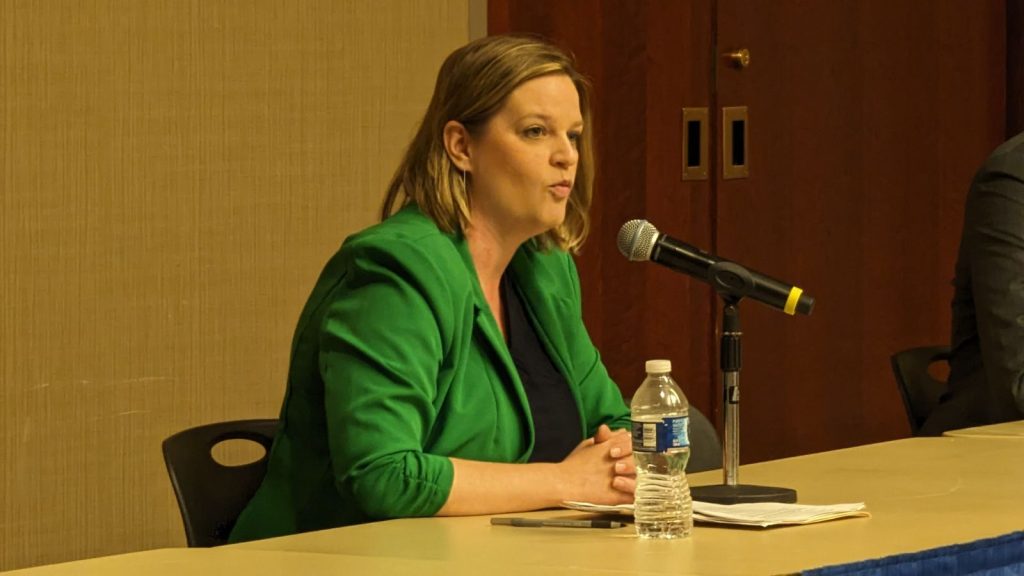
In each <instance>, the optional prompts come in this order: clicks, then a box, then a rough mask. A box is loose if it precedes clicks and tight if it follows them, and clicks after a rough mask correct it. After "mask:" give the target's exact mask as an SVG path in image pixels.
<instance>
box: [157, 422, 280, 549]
mask: <svg viewBox="0 0 1024 576" xmlns="http://www.w3.org/2000/svg"><path fill="white" fill-rule="evenodd" d="M277 425H278V420H276V419H274V420H235V421H231V422H217V423H215V424H206V425H204V426H197V427H195V428H189V429H187V430H183V431H181V432H178V433H177V434H174V435H173V436H170V437H169V438H167V439H166V440H164V442H163V452H164V462H165V463H166V464H167V473H168V474H170V476H171V486H173V487H174V495H175V496H176V497H177V498H178V508H180V509H181V519H182V521H183V522H184V524H185V538H186V540H187V541H188V545H189V546H190V547H198V548H204V547H209V546H218V545H220V544H225V543H227V540H228V536H229V535H230V534H231V529H232V528H234V526H235V521H236V520H237V519H238V515H239V514H241V512H242V510H243V509H244V508H245V506H246V505H247V504H248V503H249V500H250V499H252V496H253V494H255V493H256V489H257V488H259V487H260V483H261V482H263V476H264V475H266V472H267V458H268V455H269V451H270V446H271V444H273V442H274V434H275V432H276V431H277ZM226 440H252V441H253V442H256V443H258V444H260V445H262V446H263V448H265V449H266V450H267V453H265V454H263V456H262V457H261V458H260V459H258V460H256V461H255V462H250V463H248V464H243V465H241V466H224V465H223V464H220V463H218V462H217V461H216V460H214V459H213V455H212V453H211V451H212V450H213V447H214V446H216V445H217V444H219V443H221V442H224V441H226Z"/></svg>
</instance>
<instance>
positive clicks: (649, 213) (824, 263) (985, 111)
mask: <svg viewBox="0 0 1024 576" xmlns="http://www.w3.org/2000/svg"><path fill="white" fill-rule="evenodd" d="M1006 12H1007V8H1006V3H1005V1H1004V0H981V1H967V0H938V1H936V0H845V1H841V0H830V1H827V2H825V1H822V2H811V1H806V0H692V1H688V0H675V1H665V0H630V1H626V0H623V1H603V2H599V1H584V0H559V1H554V2H553V1H550V0H490V2H489V5H488V26H489V32H490V33H492V34H496V33H506V32H528V33H537V34H541V35H543V36H545V37H547V38H549V39H550V40H552V41H554V42H555V43H557V44H559V45H561V46H563V47H565V48H567V49H569V50H570V51H572V52H573V53H574V54H575V56H576V58H577V61H578V64H579V66H580V68H581V69H582V70H583V71H584V73H586V74H587V75H588V76H589V77H590V78H591V80H592V81H593V84H594V93H595V96H594V107H595V121H594V123H595V124H596V126H595V127H593V128H594V130H595V138H596V141H597V152H598V158H599V162H598V171H597V173H598V179H597V190H596V195H597V196H596V199H595V202H594V208H593V212H592V216H593V232H592V235H591V238H590V240H589V241H588V243H587V244H586V245H585V246H584V249H583V251H582V253H581V255H580V257H579V258H578V262H579V268H580V274H581V278H582V282H583V291H584V315H585V320H586V322H587V325H588V328H589V330H590V332H591V336H592V337H593V339H594V341H595V343H596V344H597V346H598V347H599V349H600V350H601V352H602V355H603V359H604V361H605V364H606V365H607V366H608V368H609V370H610V372H611V374H612V376H613V377H614V378H615V379H616V381H617V382H619V385H620V387H621V388H622V390H623V392H624V393H625V394H631V393H632V392H633V391H634V390H635V389H636V387H637V386H638V385H639V383H640V381H641V380H642V378H643V362H644V360H645V359H648V358H655V357H659V358H660V357H664V358H670V359H672V360H673V364H674V375H675V377H676V379H677V380H678V381H679V382H680V384H681V385H682V387H683V389H684V391H685V392H686V393H687V396H688V397H689V399H690V401H691V403H692V404H694V405H695V406H697V407H699V408H700V409H701V410H702V411H704V412H705V413H706V414H708V415H709V417H710V418H712V421H716V422H719V426H720V425H721V424H720V419H721V409H722V399H721V398H720V396H721V381H720V380H721V377H720V372H719V367H718V342H719V330H720V326H719V322H720V320H719V316H720V314H721V303H720V301H719V299H718V297H717V295H716V294H715V293H714V292H713V291H712V290H711V289H710V288H709V287H708V286H707V285H706V284H704V283H702V282H699V281H697V280H694V279H691V278H689V277H686V276H684V275H681V274H677V273H674V272H672V271H669V270H667V269H664V268H662V267H660V266H658V265H656V264H653V263H637V262H629V261H627V260H626V259H625V258H624V257H623V256H621V255H620V254H619V252H618V250H617V248H616V243H615V239H616V234H617V232H618V230H619V228H620V226H621V225H622V224H623V223H624V222H626V221H628V220H630V219H633V218H645V219H647V220H649V221H650V222H652V223H653V224H655V225H656V226H657V227H658V228H659V229H660V230H661V231H663V232H665V233H668V234H669V235H671V236H674V237H676V238H679V239H681V240H684V241H686V242H688V243H690V244H693V245H696V246H698V247H700V248H702V249H705V250H707V251H710V252H713V253H715V254H718V255H720V256H721V257H724V258H727V259H730V260H734V261H736V262H738V263H741V264H743V265H745V266H748V267H750V268H753V269H756V270H760V271H762V272H765V273H767V274H769V275H771V276H775V277H777V278H780V279H782V280H786V281H788V282H790V283H793V284H796V285H799V286H800V287H802V288H803V289H804V290H806V292H807V293H809V294H810V295H812V296H814V298H815V299H816V307H815V309H814V312H813V314H811V315H810V316H796V317H791V316H787V315H784V314H782V313H781V312H779V311H777V310H774V309H772V308H769V307H767V306H764V305H762V304H760V303H757V302H754V301H743V302H742V303H741V304H740V313H741V322H742V328H743V337H742V343H743V356H742V359H743V365H742V370H741V372H740V384H741V385H740V389H741V391H742V401H741V423H742V424H741V449H740V452H741V458H742V461H743V462H753V461H760V460H765V459H771V458H778V457H784V456H790V455H795V454H803V453H809V452H816V451H821V450H828V449H833V448H838V447H843V446H850V445H856V444H864V443H869V442H875V441H882V440H887V439H891V438H895V437H900V436H905V435H907V434H908V433H909V428H908V424H907V421H906V416H905V413H904V409H903V406H902V404H901V400H900V396H899V392H898V390H897V387H896V384H895V381H894V379H893V376H892V373H891V370H890V367H889V356H890V355H891V354H892V353H894V352H896V351H898V350H901V349H904V348H908V347H912V346H917V345H926V344H937V343H945V342H947V341H948V334H949V322H950V312H949V302H950V299H951V296H952V287H951V280H952V275H953V264H954V261H955V258H956V249H957V246H958V243H959V234H960V229H961V218H962V214H963V201H964V197H965V194H966V191H967V188H968V185H969V183H970V179H971V177H972V175H973V173H974V171H975V170H976V169H977V167H978V165H979V164H980V163H981V162H982V161H983V160H984V158H985V156H986V155H987V154H988V153H989V152H990V151H991V150H992V149H993V148H994V147H995V146H996V145H998V144H999V143H1000V142H1001V141H1002V140H1003V139H1004V137H1005V134H1004V132H1005V118H1006V110H1007V106H1006V104H1007V102H1006V73H1007V71H1006V54H1007V48H1006V46H1007V42H1006V20H1005V18H1006ZM741 50H746V53H747V54H748V55H749V61H748V62H747V64H746V65H743V61H742V58H740V57H739V52H740V51H741ZM738 108H745V110H746V123H745V127H746V132H745V134H740V133H736V134H735V136H736V137H737V138H739V137H740V136H743V138H739V139H740V140H742V141H743V144H745V148H743V151H744V154H743V155H742V156H734V155H733V154H734V152H735V150H736V148H735V144H736V142H735V140H736V138H733V137H732V136H734V133H733V131H732V129H733V127H734V126H735V124H733V123H731V122H725V123H723V112H725V113H728V112H729V111H731V110H733V109H738ZM684 109H706V110H707V117H708V121H707V123H706V132H705V133H704V136H705V137H706V141H707V149H706V153H705V155H704V156H703V157H700V158H698V157H697V156H695V155H693V154H692V153H691V154H689V155H688V156H687V155H685V154H684V142H688V144H689V145H690V146H692V145H696V143H697V142H699V137H694V133H693V132H691V130H690V127H691V126H692V124H690V123H688V122H684V112H683V110H684ZM723 126H725V128H724V130H723ZM727 141H731V142H727ZM727 143H729V144H732V145H733V146H732V147H730V148H728V149H726V148H725V147H724V145H725V144H727ZM698 156H699V155H698ZM695 159H699V160H700V161H702V162H704V163H705V165H706V167H707V177H706V179H684V177H683V173H684V170H685V169H686V168H687V166H691V165H693V164H694V160H695ZM736 160H739V161H740V162H739V164H741V165H742V168H743V169H744V170H741V171H740V172H742V171H745V172H746V175H742V174H740V175H739V177H731V176H735V175H736V173H735V170H733V168H735V166H733V165H734V164H735V163H736ZM723 172H729V175H730V177H728V178H727V177H725V175H724V174H723ZM690 173H692V170H691V172H690Z"/></svg>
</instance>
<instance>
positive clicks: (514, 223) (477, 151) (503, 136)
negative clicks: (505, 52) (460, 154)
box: [469, 74, 583, 240]
mask: <svg viewBox="0 0 1024 576" xmlns="http://www.w3.org/2000/svg"><path fill="white" fill-rule="evenodd" d="M582 130H583V116H582V114H581V113H580V98H579V93H578V92H577V90H576V86H574V85H573V83H572V80H570V79H569V77H568V76H566V75H564V74H552V75H548V76H541V77H539V78H534V79H533V80H529V81H527V82H524V83H523V84H521V85H520V86H519V87H518V88H516V89H515V90H514V91H513V92H512V93H511V94H510V95H509V97H508V99H507V100H506V102H505V105H504V106H503V107H502V108H501V109H500V110H499V111H498V112H497V113H496V114H495V115H494V116H493V117H492V118H491V119H490V120H489V121H488V122H487V124H486V125H485V126H484V129H483V130H482V132H481V133H480V134H479V135H478V136H477V137H476V138H472V139H471V141H470V145H469V152H470V154H469V160H470V170H469V172H470V176H469V177H470V178H471V181H470V197H471V204H470V205H471V219H472V226H473V227H474V228H477V227H480V226H486V227H489V228H490V229H491V231H492V232H493V233H496V234H500V235H502V236H504V237H510V236H511V237H514V238H517V239H521V240H526V239H527V238H530V237H532V236H535V235H537V234H542V233H544V232H546V231H548V230H550V229H552V228H554V227H556V226H558V225H559V224H561V223H562V221H563V220H564V219H565V207H566V203H567V202H568V199H569V194H570V192H571V191H572V188H573V182H574V181H575V179H576V167H577V163H578V162H579V152H578V150H577V148H576V147H577V143H578V140H579V136H580V133H581V132H582Z"/></svg>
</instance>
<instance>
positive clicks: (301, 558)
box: [2, 547, 620, 576]
mask: <svg viewBox="0 0 1024 576" xmlns="http://www.w3.org/2000/svg"><path fill="white" fill-rule="evenodd" d="M479 568H480V567H479V566H470V565H466V564H460V563H458V562H449V561H436V560H418V559H414V558H389V557H380V556H375V557H370V556H350V555H347V554H313V553H309V552H285V551H263V550H237V549H230V548H225V547H220V548H164V549H159V550H147V551H145V552H133V553H131V554H119V555H116V556H106V557H103V558H91V559H89V560H79V561H77V562H65V563H61V564H50V565H47V566H37V567H34V568H25V569H23V570H14V571H10V572H2V574H3V575H4V576H140V575H144V576H229V575H233V574H240V575H244V576H280V575H282V574H296V575H302V576H341V575H348V574H360V575H373V576H378V575H381V574H385V575H386V574H416V575H418V576H450V575H452V574H478V573H479ZM487 574H495V575H497V576H523V573H522V571H521V568H520V567H519V566H511V565H504V566H501V565H495V566H491V567H488V568H487ZM531 574H539V575H541V576H558V575H559V574H569V575H570V576H572V575H574V574H579V575H583V574H597V575H598V576H602V575H613V574H620V572H618V571H612V570H607V571H606V570H586V571H581V570H574V569H571V568H569V569H567V568H562V567H559V568H548V567H538V569H537V571H532V569H531Z"/></svg>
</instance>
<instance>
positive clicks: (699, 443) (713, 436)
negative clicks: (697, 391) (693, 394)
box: [686, 406, 722, 474]
mask: <svg viewBox="0 0 1024 576" xmlns="http://www.w3.org/2000/svg"><path fill="white" fill-rule="evenodd" d="M721 467H722V441H721V440H719V439H718V431H717V430H715V425H714V424H712V423H711V421H710V420H708V419H707V417H706V416H704V414H701V412H700V410H697V409H696V408H694V407H693V406H690V459H689V460H688V461H687V462H686V473H687V474H693V473H694V472H703V471H705V470H714V469H716V468H721Z"/></svg>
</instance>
